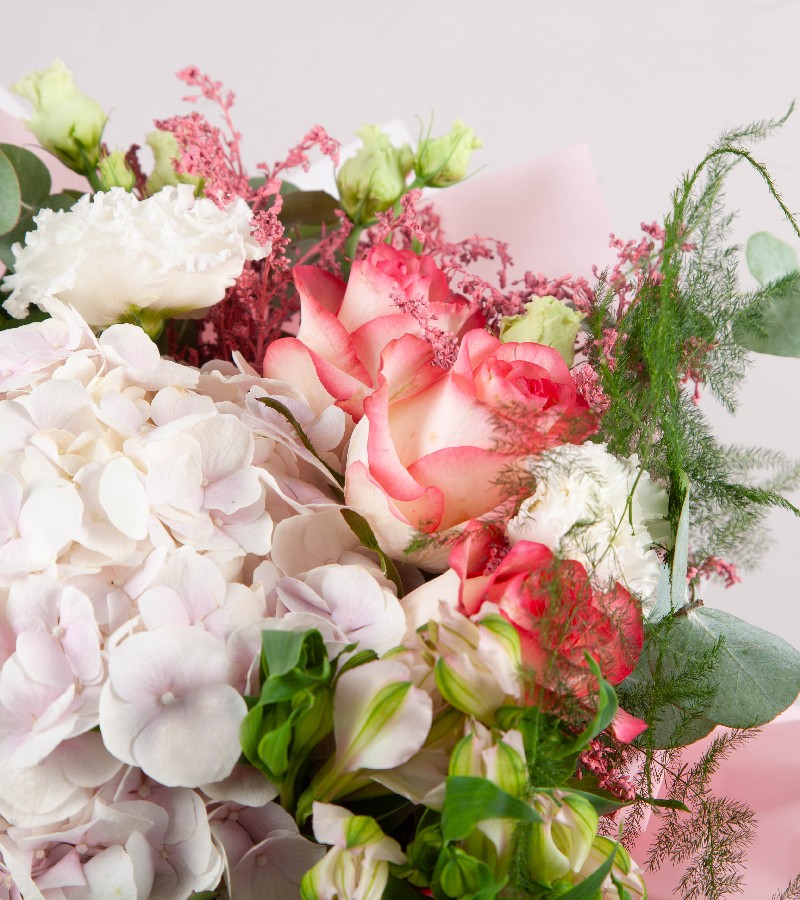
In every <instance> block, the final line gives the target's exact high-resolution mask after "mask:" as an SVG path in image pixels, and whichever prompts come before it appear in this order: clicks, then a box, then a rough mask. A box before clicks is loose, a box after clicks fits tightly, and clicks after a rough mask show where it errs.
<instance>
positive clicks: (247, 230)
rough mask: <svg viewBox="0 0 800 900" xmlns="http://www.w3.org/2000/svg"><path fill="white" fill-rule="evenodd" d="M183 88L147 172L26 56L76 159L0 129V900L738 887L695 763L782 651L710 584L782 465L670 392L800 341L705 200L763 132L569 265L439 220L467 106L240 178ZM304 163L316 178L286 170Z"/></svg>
mask: <svg viewBox="0 0 800 900" xmlns="http://www.w3.org/2000/svg"><path fill="white" fill-rule="evenodd" d="M180 77H181V78H182V79H183V81H185V82H186V84H187V85H188V86H189V87H190V88H191V89H192V90H193V91H194V93H193V94H192V96H190V97H189V98H187V99H188V100H191V101H201V102H203V103H205V104H207V105H209V106H212V107H213V106H215V107H216V114H217V115H218V116H219V119H220V121H219V124H215V123H214V122H215V121H216V120H212V119H210V118H209V117H208V116H206V115H205V114H203V113H201V112H199V111H197V110H196V109H195V110H194V111H192V112H190V113H189V114H186V115H177V116H175V117H173V118H170V119H167V120H163V121H159V122H157V123H156V130H155V131H153V132H152V133H151V134H149V135H148V136H147V138H146V143H147V145H148V146H149V148H150V150H151V151H152V152H151V154H150V156H151V157H152V161H151V162H150V161H148V160H147V159H146V156H147V154H145V153H144V152H141V153H140V152H139V151H140V148H138V147H136V146H133V147H131V148H130V149H129V150H127V151H123V150H111V149H109V148H108V147H107V146H106V145H105V144H104V143H103V142H102V133H103V127H104V124H105V121H106V114H105V112H104V111H103V110H102V109H101V108H100V107H99V105H98V104H97V103H95V102H94V101H92V100H90V99H89V98H87V97H85V96H84V95H83V94H81V93H80V92H79V91H77V89H76V88H75V87H74V85H73V83H72V79H71V76H70V74H69V72H68V71H67V70H66V69H65V68H64V66H63V64H61V63H56V64H54V65H53V66H52V67H51V68H50V69H49V70H47V71H45V72H39V73H33V74H32V75H29V76H27V77H26V78H25V79H23V81H21V82H20V83H19V85H18V86H17V88H16V89H17V91H18V92H19V93H20V94H22V95H23V96H25V97H27V98H28V99H29V100H30V101H31V102H32V104H33V110H34V112H33V116H32V118H31V120H30V121H29V122H28V126H29V128H30V129H31V131H32V132H33V133H34V135H35V136H36V138H37V139H38V141H39V143H40V144H41V147H42V148H44V149H45V150H47V151H49V152H50V153H51V154H53V155H54V156H55V157H57V158H58V160H60V162H61V163H62V164H64V165H66V166H67V167H68V168H69V169H71V170H73V171H74V172H77V173H79V174H80V175H81V176H83V177H85V178H86V180H87V186H86V189H85V190H83V191H75V190H67V191H62V192H60V193H55V194H54V193H52V191H51V189H52V180H51V176H50V173H49V172H48V167H47V166H46V165H45V164H44V163H43V162H42V159H41V158H40V157H39V156H37V155H35V154H34V153H32V152H31V151H29V150H27V149H25V148H22V147H18V146H14V145H9V144H3V145H0V260H2V262H3V263H4V264H5V266H6V267H7V269H8V271H7V272H6V274H5V278H4V281H3V284H2V288H3V290H4V291H5V292H6V294H5V299H4V303H3V307H4V314H3V320H2V325H3V329H2V332H0V390H1V391H2V395H0V665H1V666H2V668H1V669H0V763H1V764H2V765H1V769H0V770H1V771H2V772H3V775H2V777H0V817H2V818H0V825H1V826H2V827H0V872H1V873H2V877H0V897H2V898H19V897H22V898H25V900H33V898H47V900H51V898H52V900H56V898H65V900H77V898H97V900H105V898H110V897H124V898H137V900H145V898H161V900H174V898H187V897H204V898H212V897H230V898H234V900H249V898H252V900H257V898H265V897H271V898H278V900H291V898H303V900H323V898H325V900H334V898H338V900H356V898H358V900H367V898H369V900H377V898H387V900H403V898H415V897H416V898H418V897H434V898H437V900H444V898H475V900H478V898H481V900H490V898H494V897H520V898H521V897H533V898H548V897H561V898H564V900H567V898H568V900H579V898H619V900H626V898H627V900H632V898H643V897H645V896H646V894H647V888H646V883H647V873H646V869H647V868H657V867H658V866H660V865H662V864H663V863H665V862H666V861H667V860H670V859H672V860H674V861H676V862H678V863H683V864H685V867H686V869H685V872H684V874H683V876H682V879H681V881H680V884H679V885H678V886H677V887H678V889H679V890H680V891H681V892H682V896H685V897H723V896H727V895H728V894H729V893H730V892H732V891H736V890H738V889H739V887H740V885H741V883H742V880H743V877H744V874H743V865H742V861H743V859H744V852H743V845H744V843H746V840H747V838H748V836H749V834H750V832H751V831H752V827H753V822H752V813H751V811H749V810H747V809H746V808H744V807H743V806H742V805H741V804H738V803H737V802H736V800H735V798H732V799H731V798H719V797H715V796H713V794H712V793H711V790H710V787H709V776H710V774H711V773H712V772H713V771H714V769H715V768H716V767H717V766H718V765H719V763H720V762H721V760H722V758H723V757H724V756H725V755H726V754H727V753H728V752H730V751H731V750H732V749H734V748H735V747H736V746H737V745H738V744H740V743H742V742H744V741H745V740H746V739H747V737H748V734H749V733H750V732H749V730H750V729H753V728H754V727H756V726H758V725H762V724H764V723H766V722H769V721H770V720H771V719H773V718H774V717H775V716H777V715H778V714H779V713H780V712H781V711H783V710H784V709H786V708H787V707H789V706H790V705H791V704H792V703H793V701H794V700H795V699H796V697H797V694H798V690H800V654H798V653H797V652H796V651H795V650H794V649H793V648H791V647H790V646H789V645H788V644H787V643H786V642H784V641H783V640H781V639H780V638H778V637H775V636H773V635H770V634H768V633H767V632H764V631H762V630H760V629H758V628H755V627H753V626H751V625H748V624H747V623H745V622H743V621H741V620H738V619H736V618H735V617H733V616H731V615H729V614H727V613H725V612H722V611H720V610H715V609H708V608H705V607H704V606H703V604H702V600H701V599H700V593H701V585H702V583H703V580H704V579H707V578H721V579H723V580H725V581H726V582H728V583H732V582H734V581H735V580H737V579H738V575H737V573H736V569H735V566H734V560H735V559H737V558H739V559H741V560H742V561H743V562H745V563H748V562H752V561H753V559H752V557H753V548H754V547H755V546H756V544H755V543H754V538H755V534H756V532H757V529H758V527H759V525H760V524H761V520H762V518H763V515H764V512H765V511H766V510H767V509H769V508H770V507H772V506H782V507H785V508H791V509H793V510H794V508H793V507H792V506H791V504H789V503H788V501H786V500H785V499H784V498H783V497H782V495H781V493H780V491H781V490H784V489H786V488H791V487H792V486H794V485H795V484H797V483H798V476H800V471H799V470H798V467H797V466H796V465H794V464H793V463H791V462H790V461H788V460H786V459H784V458H782V457H779V456H777V455H776V454H774V453H771V452H769V451H761V450H758V449H753V448H741V447H727V446H722V445H720V443H719V442H718V441H717V440H716V439H715V437H714V435H713V434H712V433H711V430H710V429H709V427H708V424H707V422H706V420H705V418H704V416H703V414H702V413H701V411H700V409H699V408H698V406H697V403H696V400H697V394H698V391H699V389H700V386H701V385H702V386H704V388H705V389H707V390H708V391H710V392H711V393H712V394H714V395H715V396H716V397H718V398H720V399H721V400H722V401H723V402H724V403H725V404H726V405H728V406H729V407H732V406H733V404H734V397H735V388H736V385H737V383H738V382H739V380H740V379H741V377H742V374H743V370H744V364H745V361H746V356H747V353H748V350H756V351H760V352H771V353H776V352H777V353H789V354H795V355H797V354H798V353H800V330H795V331H792V330H791V329H787V328H786V327H785V323H786V322H787V321H788V320H789V319H788V317H789V315H790V313H791V309H792V304H793V302H794V298H795V297H796V295H797V291H798V285H800V276H798V274H797V271H796V270H797V265H796V259H795V258H794V257H793V251H792V250H791V248H788V247H787V246H786V245H783V244H780V243H779V242H777V241H776V240H775V239H773V238H770V237H769V236H768V235H759V236H756V237H755V238H754V239H753V240H752V241H751V242H750V245H749V246H748V260H749V262H750V265H751V268H752V269H753V271H754V273H755V274H756V275H757V276H758V278H759V280H760V281H761V282H762V287H761V288H760V289H759V290H757V291H755V292H745V291H743V290H741V289H740V287H739V285H738V282H737V273H736V256H735V255H734V254H733V253H732V252H731V251H730V250H729V249H728V248H727V247H726V245H725V237H726V227H727V223H728V217H727V216H726V213H725V212H724V209H723V208H722V205H721V199H720V198H721V188H722V185H723V182H724V178H725V176H726V174H727V173H728V171H729V170H730V169H731V167H732V166H733V165H735V164H737V163H744V164H747V165H750V166H752V167H753V168H755V169H756V171H757V172H758V173H759V174H760V175H761V176H762V177H763V178H764V179H765V184H766V188H767V190H769V191H770V192H771V193H772V195H773V196H774V198H775V200H776V202H777V203H778V204H779V206H780V207H781V208H782V209H783V211H784V212H787V210H786V209H785V207H784V206H783V203H782V201H781V200H780V198H779V196H778V194H777V193H776V191H775V188H774V187H773V185H772V183H771V181H770V180H769V177H768V175H767V174H766V172H765V170H763V167H761V166H760V165H759V164H758V163H757V162H756V160H755V159H754V158H753V157H752V155H751V153H750V150H749V149H748V148H749V145H750V144H751V143H752V141H754V140H755V139H757V138H759V137H762V136H764V135H765V134H766V133H768V132H769V130H770V129H771V128H772V127H774V125H775V124H778V123H766V124H762V125H759V126H756V127H753V128H750V129H743V130H741V131H738V132H733V133H731V134H728V135H725V136H724V137H723V138H722V139H721V141H720V142H719V143H718V144H717V145H715V146H714V147H713V148H712V150H711V151H710V152H709V154H708V155H707V156H706V158H705V159H704V160H703V161H702V162H701V163H700V165H698V166H697V168H696V169H695V170H694V171H692V172H691V173H690V174H688V175H687V176H685V177H684V179H683V180H682V181H681V182H680V184H679V187H678V189H677V191H676V193H675V195H674V197H673V200H672V205H671V208H670V211H669V213H668V214H667V216H666V217H665V219H664V221H663V222H662V223H657V222H656V223H653V224H651V225H646V226H643V228H644V236H643V237H642V239H641V240H636V241H627V242H626V241H621V240H616V239H613V241H612V246H613V247H614V248H615V250H616V253H617V256H618V258H617V262H616V264H615V265H613V266H612V267H610V268H608V269H606V270H603V271H599V270H598V271H597V272H596V278H595V280H594V281H593V283H590V282H589V281H588V280H586V279H585V278H578V277H572V276H570V275H566V276H565V275H564V274H563V273H551V275H550V276H545V275H542V274H537V273H533V272H527V273H526V274H525V276H524V278H522V279H520V280H518V281H511V280H510V279H509V278H508V275H507V269H508V266H509V264H510V260H511V257H510V254H509V249H508V247H507V246H505V245H504V244H503V243H502V242H500V241H494V240H491V239H490V238H485V237H478V236H471V237H468V238H467V239H462V238H460V237H457V236H452V235H445V233H444V231H443V229H442V225H441V219H440V217H439V216H438V215H437V212H436V191H437V190H440V189H444V188H447V187H448V186H450V185H453V184H455V183H457V182H459V181H461V180H463V179H464V178H465V177H466V175H467V174H468V171H469V168H470V164H471V156H472V153H473V151H474V150H475V149H477V147H478V146H479V145H480V142H479V141H478V140H477V138H476V137H475V135H474V134H473V132H472V131H471V129H469V128H468V127H467V126H466V125H464V124H463V123H460V122H458V123H456V124H455V126H454V127H453V129H452V130H451V131H450V132H449V133H448V134H446V135H444V136H441V137H431V136H430V134H427V135H424V136H423V137H422V138H421V139H420V141H419V143H418V145H417V146H416V147H415V148H412V147H411V146H409V145H407V144H406V145H403V146H396V145H394V144H392V142H391V140H390V139H389V137H388V136H387V135H386V134H384V133H383V132H382V131H381V129H379V128H377V127H374V126H369V127H365V128H364V129H363V130H362V132H361V133H360V136H361V140H362V145H361V147H360V148H359V149H358V151H357V152H356V153H355V155H353V156H352V157H350V158H348V159H347V160H346V161H344V162H343V163H341V164H340V165H339V159H338V154H339V145H338V143H337V142H336V141H335V140H333V139H332V138H331V137H329V136H328V134H327V133H326V132H325V131H324V129H322V128H320V127H316V128H314V129H312V130H311V131H310V132H309V133H308V134H307V135H306V136H305V138H304V139H303V140H302V141H301V143H300V144H298V146H297V147H295V148H293V149H292V150H291V151H290V153H289V154H288V156H287V158H286V159H285V160H284V161H281V162H279V163H276V164H274V165H259V166H257V167H256V169H255V172H254V174H251V173H249V172H248V171H247V170H246V168H245V166H244V164H243V162H242V158H241V153H240V144H239V141H240V136H239V134H238V133H237V131H236V129H235V126H234V124H233V120H232V113H231V108H232V105H233V97H232V95H231V94H230V93H228V92H226V91H225V90H223V88H222V86H221V85H220V84H218V83H216V82H214V81H212V80H211V79H209V78H208V77H207V76H204V75H202V74H201V73H200V72H198V71H197V70H196V69H192V68H190V69H186V70H184V71H183V72H181V73H180ZM312 152H314V153H319V154H321V155H322V156H323V157H327V158H329V159H330V161H331V163H332V164H336V165H338V169H337V175H336V178H337V186H338V196H333V195H331V194H329V193H326V192H324V191H319V190H300V189H298V188H297V187H296V186H295V185H293V184H292V182H291V170H292V169H298V168H306V167H307V166H308V165H309V161H310V154H311V153H312ZM787 215H788V212H787ZM790 218H791V217H790ZM523 249H526V248H523ZM527 249H535V248H527ZM487 260H495V261H496V263H497V265H498V266H499V272H498V273H497V275H496V277H494V278H491V279H487V278H486V277H484V276H483V275H480V274H478V272H477V270H476V268H475V265H476V264H481V263H483V264H484V266H485V263H486V261H487ZM482 271H483V272H485V268H484V269H483V270H482ZM794 512H797V510H794ZM717 726H726V727H727V729H730V730H728V731H725V732H723V733H721V734H720V736H718V737H717V738H716V739H715V740H714V741H713V742H712V743H711V745H710V746H709V748H708V750H707V751H706V752H705V753H704V755H703V756H702V758H701V760H700V762H699V763H697V764H696V765H694V766H691V767H690V766H687V765H682V764H681V760H680V754H681V748H683V747H685V746H686V745H688V744H691V743H693V742H696V741H698V740H699V739H701V738H703V737H704V736H706V735H708V734H710V733H711V732H712V731H713V729H715V728H716V727H717ZM651 816H652V818H653V819H654V820H655V819H657V820H658V821H657V828H656V830H655V831H654V835H655V836H654V839H653V842H652V845H651V846H650V847H649V849H646V850H645V856H644V857H640V858H639V859H637V860H635V859H634V858H633V857H632V856H631V853H630V850H631V848H632V847H633V846H634V844H635V842H636V839H637V837H638V836H639V834H640V833H641V832H642V830H643V829H644V827H645V825H646V823H647V820H648V819H649V818H650V817H651ZM651 827H652V823H651ZM786 896H789V895H788V894H787V895H786ZM791 896H794V895H791Z"/></svg>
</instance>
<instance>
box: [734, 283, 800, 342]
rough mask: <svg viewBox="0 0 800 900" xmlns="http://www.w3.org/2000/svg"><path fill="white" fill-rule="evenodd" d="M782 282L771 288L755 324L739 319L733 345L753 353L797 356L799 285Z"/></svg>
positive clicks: (799, 317)
mask: <svg viewBox="0 0 800 900" xmlns="http://www.w3.org/2000/svg"><path fill="white" fill-rule="evenodd" d="M784 281H785V283H784V282H779V283H777V284H776V285H775V286H774V287H772V288H770V295H769V299H768V300H767V301H766V303H765V305H764V306H763V307H762V308H761V309H760V310H759V318H758V320H757V321H756V322H754V323H753V324H752V325H751V324H749V322H750V320H749V319H748V318H744V317H740V318H739V319H737V320H736V322H735V324H734V328H733V336H734V338H735V339H736V341H737V342H738V343H739V344H741V345H742V346H743V347H746V348H747V349H748V350H752V351H753V352H754V353H768V354H770V355H772V356H800V281H798V279H797V277H795V278H790V279H788V280H787V279H784Z"/></svg>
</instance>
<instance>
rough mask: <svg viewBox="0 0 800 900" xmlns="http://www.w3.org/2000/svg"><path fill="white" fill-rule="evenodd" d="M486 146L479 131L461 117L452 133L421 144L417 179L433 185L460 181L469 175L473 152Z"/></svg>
mask: <svg viewBox="0 0 800 900" xmlns="http://www.w3.org/2000/svg"><path fill="white" fill-rule="evenodd" d="M482 146H483V142H482V141H481V140H480V138H478V137H477V136H476V135H475V132H474V131H473V130H472V129H471V128H470V127H469V126H467V125H465V124H464V123H463V122H462V121H461V119H457V120H456V121H455V122H454V123H453V127H452V128H451V129H450V133H449V134H445V135H444V136H443V137H438V138H432V139H430V140H425V141H423V142H422V143H421V144H420V146H419V149H418V150H417V158H416V161H415V163H414V170H415V171H416V173H417V178H419V179H420V181H423V182H424V183H425V184H427V185H430V187H439V188H442V187H449V186H450V185H451V184H457V183H458V182H459V181H463V180H464V179H465V178H466V177H467V169H468V168H469V164H470V161H471V159H472V152H473V151H474V150H477V149H478V148H479V147H482Z"/></svg>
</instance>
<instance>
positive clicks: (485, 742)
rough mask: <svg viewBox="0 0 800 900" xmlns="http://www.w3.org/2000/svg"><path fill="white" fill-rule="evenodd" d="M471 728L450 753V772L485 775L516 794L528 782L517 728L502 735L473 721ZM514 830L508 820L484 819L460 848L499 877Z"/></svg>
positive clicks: (510, 853)
mask: <svg viewBox="0 0 800 900" xmlns="http://www.w3.org/2000/svg"><path fill="white" fill-rule="evenodd" d="M471 727H472V730H471V732H470V733H469V734H467V736H466V737H464V738H462V739H461V740H460V741H459V742H458V744H456V746H455V748H454V749H453V752H452V754H451V755H450V768H449V774H450V775H465V776H471V777H473V778H475V777H477V778H486V779H487V780H488V781H491V782H493V783H494V784H496V785H497V786H498V787H499V788H501V789H502V790H504V791H505V792H506V793H507V794H511V795H512V796H515V797H519V796H520V795H521V794H522V792H523V790H524V789H525V785H526V783H527V771H526V765H525V747H524V745H523V742H522V735H521V734H520V733H519V732H518V731H507V732H506V733H505V734H501V733H500V732H495V731H492V730H491V729H489V728H486V727H484V726H483V725H481V723H480V722H475V721H473V722H472V723H471ZM515 832H516V823H515V822H513V821H512V820H510V819H501V818H498V819H485V820H484V821H482V822H479V823H478V825H477V827H476V829H475V831H474V832H473V833H472V834H471V835H470V836H469V837H468V838H467V839H466V840H465V841H464V842H463V848H464V849H465V850H466V851H467V852H468V853H469V854H470V855H471V856H473V857H475V859H480V860H481V861H482V862H485V863H486V864H487V865H488V866H489V867H490V868H491V869H492V870H493V871H494V873H495V875H496V876H498V877H502V876H503V875H504V873H505V872H506V871H507V869H508V865H509V863H510V862H511V857H512V856H513V851H514V834H515Z"/></svg>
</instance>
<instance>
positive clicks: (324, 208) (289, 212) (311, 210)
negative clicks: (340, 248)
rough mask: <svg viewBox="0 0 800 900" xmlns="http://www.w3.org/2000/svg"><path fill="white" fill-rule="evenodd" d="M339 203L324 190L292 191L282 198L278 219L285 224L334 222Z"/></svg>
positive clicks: (328, 223)
mask: <svg viewBox="0 0 800 900" xmlns="http://www.w3.org/2000/svg"><path fill="white" fill-rule="evenodd" d="M337 209H341V203H340V202H339V201H338V200H337V199H336V198H335V197H332V196H331V195H330V194H328V193H326V192H325V191H297V190H295V191H292V192H291V193H288V194H286V195H285V196H284V198H283V206H282V207H281V211H280V216H279V218H280V220H281V222H282V223H283V224H284V225H285V226H287V227H292V226H298V225H314V226H317V227H319V226H320V225H322V223H323V222H324V223H325V224H326V225H335V224H336V221H337V219H336V210H337Z"/></svg>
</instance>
